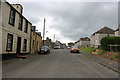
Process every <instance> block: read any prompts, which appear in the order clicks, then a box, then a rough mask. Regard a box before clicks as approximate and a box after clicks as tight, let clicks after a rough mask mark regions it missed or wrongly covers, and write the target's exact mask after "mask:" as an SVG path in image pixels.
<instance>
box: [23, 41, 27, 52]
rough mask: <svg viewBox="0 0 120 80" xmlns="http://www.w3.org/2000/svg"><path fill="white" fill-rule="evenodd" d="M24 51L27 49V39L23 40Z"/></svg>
mask: <svg viewBox="0 0 120 80" xmlns="http://www.w3.org/2000/svg"><path fill="white" fill-rule="evenodd" d="M23 51H27V39H24V41H23Z"/></svg>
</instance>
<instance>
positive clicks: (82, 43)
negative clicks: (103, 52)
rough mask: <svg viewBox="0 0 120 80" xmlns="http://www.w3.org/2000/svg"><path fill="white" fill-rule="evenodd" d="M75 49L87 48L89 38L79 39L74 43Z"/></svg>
mask: <svg viewBox="0 0 120 80" xmlns="http://www.w3.org/2000/svg"><path fill="white" fill-rule="evenodd" d="M75 46H76V47H88V46H90V38H88V37H85V38H80V39H79V40H78V41H77V42H76V43H75Z"/></svg>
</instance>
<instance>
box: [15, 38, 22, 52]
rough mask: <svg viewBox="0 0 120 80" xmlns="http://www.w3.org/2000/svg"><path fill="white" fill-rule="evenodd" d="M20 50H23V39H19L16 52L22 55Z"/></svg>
mask: <svg viewBox="0 0 120 80" xmlns="http://www.w3.org/2000/svg"><path fill="white" fill-rule="evenodd" d="M20 50H21V37H18V39H17V50H16V53H17V54H20Z"/></svg>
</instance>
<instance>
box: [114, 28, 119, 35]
mask: <svg viewBox="0 0 120 80" xmlns="http://www.w3.org/2000/svg"><path fill="white" fill-rule="evenodd" d="M115 36H119V28H118V29H116V30H115Z"/></svg>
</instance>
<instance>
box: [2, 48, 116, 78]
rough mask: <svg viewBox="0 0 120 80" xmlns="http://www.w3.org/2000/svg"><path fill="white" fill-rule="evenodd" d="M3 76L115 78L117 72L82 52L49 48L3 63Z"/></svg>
mask: <svg viewBox="0 0 120 80" xmlns="http://www.w3.org/2000/svg"><path fill="white" fill-rule="evenodd" d="M2 70H3V71H2V72H3V73H2V75H3V76H2V77H3V78H117V77H118V73H116V72H114V71H112V70H110V69H108V68H106V67H104V66H102V65H100V64H98V63H96V62H94V61H92V60H91V59H89V58H87V57H85V56H84V53H80V54H74V53H70V52H69V50H66V49H56V50H51V53H50V54H44V55H42V54H40V55H39V54H38V55H34V56H31V57H28V58H27V59H18V60H16V61H13V62H10V63H7V64H3V66H2Z"/></svg>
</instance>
